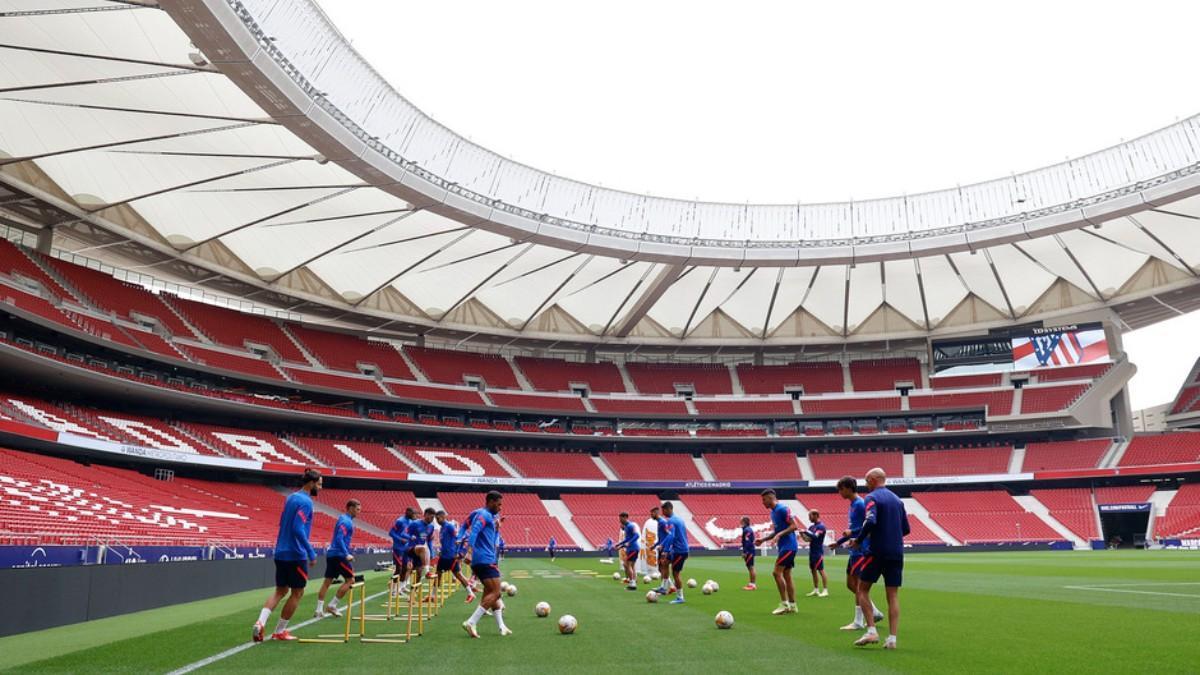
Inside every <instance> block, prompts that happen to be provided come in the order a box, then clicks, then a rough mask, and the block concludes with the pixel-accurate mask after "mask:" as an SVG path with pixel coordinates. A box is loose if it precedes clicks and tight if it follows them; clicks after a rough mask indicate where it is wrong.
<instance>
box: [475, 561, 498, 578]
mask: <svg viewBox="0 0 1200 675" xmlns="http://www.w3.org/2000/svg"><path fill="white" fill-rule="evenodd" d="M471 574H474V575H475V576H476V577H477V578H478V579H479V580H480V581H482V580H484V579H499V578H500V568H499V567H497V566H496V565H471Z"/></svg>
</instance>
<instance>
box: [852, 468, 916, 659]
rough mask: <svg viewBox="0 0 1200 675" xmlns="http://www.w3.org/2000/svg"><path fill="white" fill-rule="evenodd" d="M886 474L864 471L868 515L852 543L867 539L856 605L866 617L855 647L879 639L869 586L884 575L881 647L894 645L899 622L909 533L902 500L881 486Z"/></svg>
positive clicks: (883, 483)
mask: <svg viewBox="0 0 1200 675" xmlns="http://www.w3.org/2000/svg"><path fill="white" fill-rule="evenodd" d="M886 483H887V474H886V473H884V472H883V469H880V468H874V469H871V470H870V471H868V472H867V489H869V490H870V491H871V492H870V494H868V495H867V497H866V500H865V501H866V502H867V515H866V517H865V518H864V519H863V526H862V531H860V532H859V533H858V536H857V537H855V539H854V542H855V544H857V545H859V546H861V545H862V544H864V543H866V544H868V545H869V546H870V552H869V553H867V554H865V555H864V557H863V560H862V565H860V566H859V568H858V606H859V607H861V608H862V611H863V614H864V616H865V618H866V619H867V632H866V633H865V634H863V636H862V637H860V638H859V639H858V640H856V641H855V642H854V644H855V645H856V646H858V647H862V646H864V645H869V644H875V643H877V642H879V632H878V631H877V630H876V629H875V616H874V613H873V612H872V611H871V607H872V605H871V586H872V584H874V583H875V582H876V581H879V577H881V576H882V577H883V585H884V590H885V591H886V593H887V601H888V637H887V640H886V641H884V643H883V648H884V649H895V648H896V635H897V633H898V632H899V625H900V598H899V594H900V582H901V577H902V575H903V572H904V537H905V536H906V535H907V534H908V533H909V526H908V513H907V512H906V511H905V509H904V502H902V501H900V498H899V497H897V496H896V493H894V492H892V491H891V490H889V489H887V488H886V487H884V485H885V484H886Z"/></svg>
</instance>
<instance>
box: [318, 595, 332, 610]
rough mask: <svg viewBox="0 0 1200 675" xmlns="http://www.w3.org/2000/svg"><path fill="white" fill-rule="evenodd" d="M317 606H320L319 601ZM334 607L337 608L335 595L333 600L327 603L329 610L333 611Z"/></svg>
mask: <svg viewBox="0 0 1200 675" xmlns="http://www.w3.org/2000/svg"><path fill="white" fill-rule="evenodd" d="M318 604H320V601H318ZM335 607H337V596H336V595H335V596H333V599H332V600H330V601H329V609H333V608H335Z"/></svg>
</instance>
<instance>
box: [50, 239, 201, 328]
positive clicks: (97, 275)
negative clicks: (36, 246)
mask: <svg viewBox="0 0 1200 675" xmlns="http://www.w3.org/2000/svg"><path fill="white" fill-rule="evenodd" d="M43 259H44V260H45V261H46V262H47V263H48V264H50V266H52V267H53V268H54V270H55V271H56V272H58V274H59V275H60V276H61V277H62V278H64V279H66V280H67V282H68V283H70V284H71V285H72V286H73V287H74V288H75V290H76V291H78V292H79V293H80V294H81V296H82V297H85V298H87V300H88V302H90V303H91V304H93V305H95V306H96V307H99V308H101V309H105V310H108V311H111V312H113V313H114V314H116V315H117V316H121V317H125V318H128V319H134V314H135V313H136V314H140V315H142V316H147V317H151V318H153V319H155V320H156V321H157V323H158V324H159V325H161V326H162V327H163V328H166V329H167V330H168V331H170V332H171V333H172V334H174V335H179V336H183V337H193V333H192V331H191V330H190V329H189V328H188V327H187V324H185V323H184V322H183V321H181V320H180V319H179V317H178V316H175V313H174V312H172V311H171V308H169V307H167V306H166V305H165V304H163V301H162V296H159V295H155V294H154V293H151V292H150V291H148V290H146V289H145V288H142V287H141V286H135V285H133V284H129V283H126V282H124V281H121V280H119V279H117V278H115V277H113V276H111V275H109V274H105V273H104V272H100V271H98V270H93V269H88V268H86V267H81V266H79V265H73V264H71V263H68V262H66V261H63V260H59V259H57V258H49V257H47V258H43Z"/></svg>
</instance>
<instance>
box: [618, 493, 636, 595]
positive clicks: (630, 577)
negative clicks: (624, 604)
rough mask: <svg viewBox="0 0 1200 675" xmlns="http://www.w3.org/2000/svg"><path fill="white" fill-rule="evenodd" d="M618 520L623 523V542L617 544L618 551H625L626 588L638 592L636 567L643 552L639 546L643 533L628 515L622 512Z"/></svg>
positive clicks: (622, 563) (622, 557)
mask: <svg viewBox="0 0 1200 675" xmlns="http://www.w3.org/2000/svg"><path fill="white" fill-rule="evenodd" d="M618 519H619V520H620V521H621V541H619V542H617V550H618V551H620V550H622V549H624V552H623V553H622V555H621V566H622V567H624V568H625V588H626V589H627V590H630V591H636V590H637V571H635V570H634V565H636V564H637V559H638V555H639V554H640V553H641V552H642V547H641V545H640V544H639V542H640V540H641V538H642V533H641V532H638V526H637V524H636V523H634V522H633V521H632V520H630V519H629V514H628V513H626V512H624V511H622V512H621V515H620V516H618Z"/></svg>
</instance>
